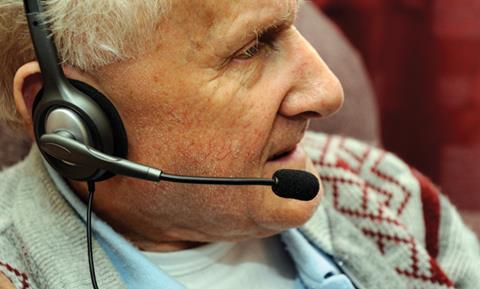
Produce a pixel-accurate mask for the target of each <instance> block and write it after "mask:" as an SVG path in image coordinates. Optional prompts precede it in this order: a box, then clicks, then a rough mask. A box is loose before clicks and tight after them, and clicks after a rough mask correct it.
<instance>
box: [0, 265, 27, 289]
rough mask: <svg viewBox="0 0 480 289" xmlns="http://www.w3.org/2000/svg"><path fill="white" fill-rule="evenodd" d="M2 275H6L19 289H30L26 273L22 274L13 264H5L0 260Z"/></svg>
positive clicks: (0, 272)
mask: <svg viewBox="0 0 480 289" xmlns="http://www.w3.org/2000/svg"><path fill="white" fill-rule="evenodd" d="M0 274H3V275H5V277H7V278H8V279H9V280H10V282H12V284H13V285H14V286H15V288H19V289H28V288H30V284H29V282H28V276H27V274H25V273H24V272H21V271H20V270H18V269H17V268H15V267H14V266H12V265H11V264H8V263H5V262H3V261H1V260H0Z"/></svg>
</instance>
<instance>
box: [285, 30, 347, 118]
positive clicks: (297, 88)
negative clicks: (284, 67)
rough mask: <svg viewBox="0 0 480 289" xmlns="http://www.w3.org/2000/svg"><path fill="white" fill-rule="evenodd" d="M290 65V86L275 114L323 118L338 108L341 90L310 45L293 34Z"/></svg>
mask: <svg viewBox="0 0 480 289" xmlns="http://www.w3.org/2000/svg"><path fill="white" fill-rule="evenodd" d="M291 48H292V50H291V51H292V52H291V53H292V54H291V55H289V56H290V57H289V58H290V59H292V61H293V63H292V65H291V66H290V67H291V69H292V71H291V73H292V77H293V81H294V82H293V83H292V87H291V89H290V91H289V92H288V94H287V95H286V96H285V98H284V100H283V102H282V104H281V106H280V110H279V113H280V114H282V115H283V116H285V117H294V116H304V117H306V118H310V117H326V116H328V115H330V114H332V113H334V112H336V111H337V110H339V109H340V107H341V106H342V103H343V88H342V85H341V84H340V81H339V80H338V78H337V77H336V76H335V75H334V74H333V73H332V71H331V70H330V69H329V68H328V66H327V65H326V64H325V62H324V61H323V60H322V59H321V58H320V56H319V55H318V54H317V52H316V51H315V49H314V48H313V47H312V46H311V45H310V43H309V42H308V41H307V40H305V38H303V36H302V35H301V34H300V33H299V32H298V31H297V32H296V36H295V40H294V44H293V45H292V47H291Z"/></svg>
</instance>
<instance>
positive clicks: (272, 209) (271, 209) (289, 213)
mask: <svg viewBox="0 0 480 289" xmlns="http://www.w3.org/2000/svg"><path fill="white" fill-rule="evenodd" d="M288 164H289V166H287V167H282V166H277V165H276V164H275V163H272V164H267V169H268V170H271V172H272V174H273V172H275V171H276V170H279V169H297V170H304V171H307V172H309V173H312V174H313V175H314V176H316V177H317V178H319V176H318V172H317V171H316V170H315V167H314V165H313V163H312V161H311V160H310V159H309V158H307V157H306V158H305V159H303V163H295V162H289V163H288ZM319 181H320V179H319ZM322 198H323V187H322V185H321V182H320V190H319V192H318V194H317V195H316V196H315V198H313V199H312V200H310V201H301V200H296V199H286V198H281V197H278V196H277V195H275V194H273V193H270V192H269V193H267V194H266V195H265V196H264V199H263V202H262V205H261V208H259V209H260V210H261V213H260V214H261V215H263V216H262V217H261V219H262V220H261V222H262V223H263V225H264V226H265V227H266V228H268V229H271V230H274V231H284V230H286V229H289V228H296V227H300V226H302V225H303V224H305V223H306V222H307V221H308V220H309V219H310V218H311V217H312V216H313V214H314V213H315V211H316V210H317V207H318V205H319V204H320V202H321V200H322ZM262 212H263V213H262Z"/></svg>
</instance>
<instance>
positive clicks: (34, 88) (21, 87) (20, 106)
mask: <svg viewBox="0 0 480 289" xmlns="http://www.w3.org/2000/svg"><path fill="white" fill-rule="evenodd" d="M42 85H43V84H42V75H41V72H40V67H39V65H38V62H36V61H34V62H29V63H26V64H24V65H22V66H21V67H20V68H19V69H18V70H17V72H16V73H15V77H14V79H13V97H14V99H15V106H16V108H17V111H18V113H19V114H20V116H21V118H22V120H23V123H24V124H25V126H26V127H27V130H28V132H29V133H30V134H31V136H32V137H33V127H32V126H33V124H32V107H33V102H34V100H35V97H36V96H37V94H38V93H39V91H40V90H41V89H42Z"/></svg>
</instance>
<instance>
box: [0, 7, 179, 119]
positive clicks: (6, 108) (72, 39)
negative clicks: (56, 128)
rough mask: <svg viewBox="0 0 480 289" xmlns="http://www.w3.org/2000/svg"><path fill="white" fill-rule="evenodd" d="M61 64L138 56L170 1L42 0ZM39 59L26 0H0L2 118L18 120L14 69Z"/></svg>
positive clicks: (91, 64)
mask: <svg viewBox="0 0 480 289" xmlns="http://www.w3.org/2000/svg"><path fill="white" fill-rule="evenodd" d="M43 3H44V5H45V6H44V7H46V11H45V17H46V19H48V22H49V24H50V28H51V31H52V34H53V37H54V39H55V43H56V46H57V49H58V53H59V57H60V59H61V61H62V63H65V64H69V65H72V66H74V67H77V68H79V69H81V70H84V71H88V70H92V69H95V68H98V67H101V66H104V65H107V64H111V63H114V62H118V61H121V60H125V59H129V58H132V57H135V56H136V55H138V54H139V53H141V52H142V51H145V50H146V49H149V48H150V46H151V45H152V44H153V43H152V41H149V39H152V38H153V37H152V35H153V33H155V31H156V30H157V26H158V23H159V21H160V20H161V16H162V15H163V14H164V13H165V12H166V11H167V10H168V9H169V8H170V1H169V0H139V1H132V0H44V1H43ZM32 60H35V54H34V51H33V46H32V43H31V40H30V34H29V31H28V27H27V22H26V18H25V15H24V8H23V1H21V0H0V120H1V121H7V122H8V123H9V124H10V125H11V126H12V125H13V126H16V125H18V124H19V123H20V119H19V116H18V113H17V111H16V109H15V105H14V100H13V95H12V90H13V89H12V87H13V77H14V75H15V72H16V71H17V70H18V68H20V67H21V66H22V65H23V64H25V63H27V62H29V61H32Z"/></svg>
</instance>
